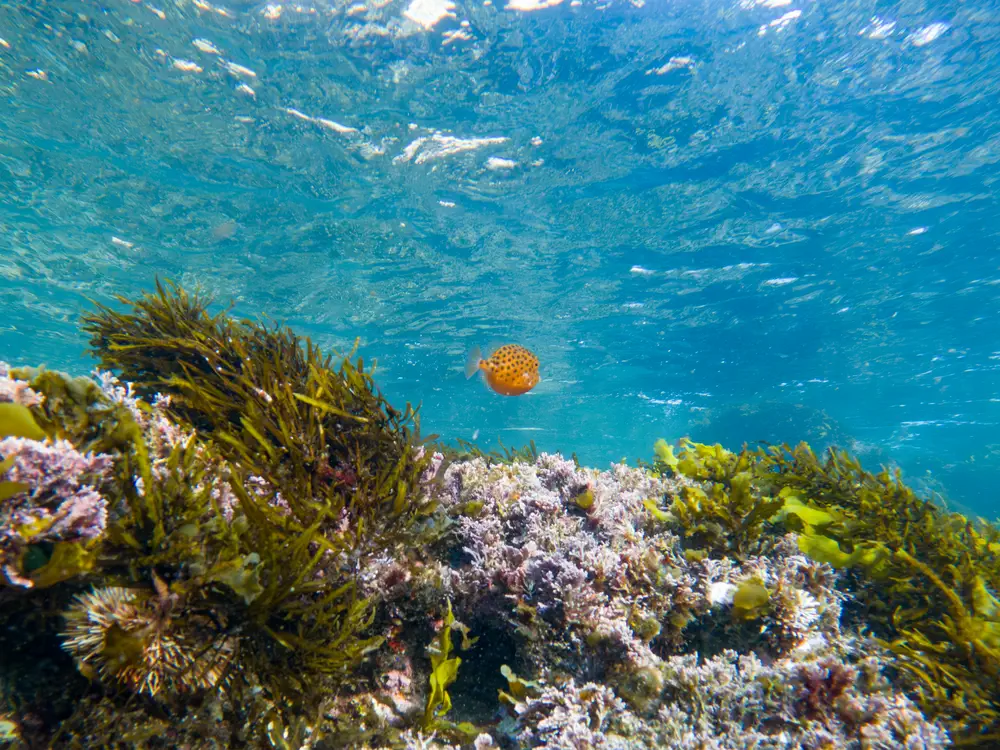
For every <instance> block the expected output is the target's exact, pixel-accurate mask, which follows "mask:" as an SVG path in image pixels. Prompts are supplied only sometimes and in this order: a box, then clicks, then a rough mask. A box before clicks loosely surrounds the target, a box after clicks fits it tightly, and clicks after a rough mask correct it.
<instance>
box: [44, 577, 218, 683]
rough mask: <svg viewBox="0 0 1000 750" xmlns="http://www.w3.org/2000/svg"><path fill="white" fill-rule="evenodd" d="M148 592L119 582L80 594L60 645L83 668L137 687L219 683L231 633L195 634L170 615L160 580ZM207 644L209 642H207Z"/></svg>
mask: <svg viewBox="0 0 1000 750" xmlns="http://www.w3.org/2000/svg"><path fill="white" fill-rule="evenodd" d="M156 583H157V584H159V585H157V593H155V594H148V593H142V592H137V591H136V590H133V589H128V588H122V587H118V586H107V587H103V588H95V589H93V590H92V591H91V592H90V593H87V594H80V595H78V596H77V597H76V599H75V600H74V602H73V604H72V605H71V606H70V608H69V610H68V611H67V612H66V614H65V618H66V627H65V628H64V630H63V632H62V635H63V637H64V638H65V641H64V643H63V648H65V649H66V650H67V651H69V652H70V653H71V654H72V655H73V657H74V659H76V662H77V666H78V668H79V669H80V671H81V672H82V673H84V674H88V673H93V672H94V670H95V669H96V673H97V675H99V676H100V677H101V678H102V679H105V680H108V679H114V680H116V681H118V682H119V683H121V684H122V685H125V686H126V687H128V688H129V689H131V690H133V691H135V692H137V693H146V694H147V695H150V696H156V695H157V694H158V693H159V692H160V691H161V690H165V691H167V692H170V693H185V692H190V691H194V690H202V689H208V688H213V687H215V686H217V685H218V684H219V683H220V681H221V680H222V679H223V678H224V676H225V672H226V667H227V666H228V664H229V662H230V661H231V660H232V658H233V654H234V651H235V644H234V642H233V641H232V640H231V639H229V638H211V639H204V638H195V637H193V634H192V633H187V632H185V628H184V627H183V626H182V621H181V620H180V618H176V617H173V616H172V613H171V609H172V604H173V602H172V600H170V599H169V595H168V594H166V588H165V586H163V584H162V582H160V581H158V580H157V581H156ZM206 644H207V645H206Z"/></svg>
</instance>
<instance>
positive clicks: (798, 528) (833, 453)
mask: <svg viewBox="0 0 1000 750" xmlns="http://www.w3.org/2000/svg"><path fill="white" fill-rule="evenodd" d="M681 445H682V448H681V452H680V453H679V454H677V455H676V456H675V455H674V453H673V450H672V448H670V447H669V446H667V445H666V443H663V444H662V445H660V444H659V443H658V444H657V450H656V454H657V458H656V460H655V461H654V463H653V465H652V467H651V468H652V470H653V471H654V473H656V474H658V475H666V476H679V477H680V478H681V479H683V480H685V481H686V482H701V483H707V482H711V483H712V485H711V486H712V491H711V492H706V491H699V490H698V489H697V488H696V489H693V490H689V489H687V487H684V488H682V489H681V490H680V493H681V494H680V497H679V498H677V499H675V501H674V504H673V506H672V507H671V511H672V512H671V513H669V514H668V513H665V512H662V511H660V512H661V513H662V517H663V518H664V519H665V520H667V521H668V522H670V523H671V524H673V525H674V526H676V527H677V528H679V530H680V531H681V533H682V534H683V535H684V536H685V537H687V538H690V537H695V538H705V537H706V536H708V538H709V539H712V536H711V534H710V533H709V534H706V532H707V531H708V532H711V531H712V530H716V529H717V530H720V532H721V531H722V530H725V531H724V533H722V536H721V538H722V539H724V540H726V543H727V544H729V545H733V547H732V549H733V550H734V551H737V550H739V549H740V548H741V544H742V542H741V540H750V541H752V540H753V539H755V538H758V537H760V536H761V534H767V533H768V532H770V533H771V534H773V533H774V532H777V531H780V532H784V531H791V532H794V533H795V534H796V540H797V545H798V547H799V549H800V550H801V551H802V552H803V553H804V554H806V555H807V556H809V557H810V558H811V559H813V560H816V561H817V562H821V563H825V564H828V565H830V566H832V567H833V568H837V569H842V570H849V571H850V572H851V575H852V578H850V579H848V580H851V581H853V582H854V583H853V585H851V586H850V588H849V591H850V595H851V597H852V599H853V600H854V601H853V603H852V609H854V610H857V611H858V612H859V614H860V615H862V616H863V623H864V625H865V627H866V628H868V629H869V630H870V631H871V632H872V633H873V634H874V635H876V636H877V637H878V639H879V643H880V644H881V645H882V646H883V647H884V648H886V649H887V650H888V651H889V652H891V653H892V654H893V655H894V656H895V659H894V667H895V668H896V669H897V670H899V672H900V673H901V674H902V675H903V683H904V685H905V686H906V687H907V688H908V689H909V691H910V693H911V695H912V696H913V697H914V699H915V700H916V701H917V703H918V705H920V707H921V708H922V709H923V710H924V711H925V712H926V714H927V715H928V716H930V717H940V718H941V719H943V720H944V721H945V722H946V725H947V727H948V729H949V731H950V733H951V735H952V738H953V741H954V742H955V744H956V745H978V746H982V745H985V744H990V743H995V742H1000V681H998V675H1000V602H998V600H997V598H996V596H995V594H994V593H993V592H995V591H997V590H1000V589H998V587H1000V528H998V527H997V526H996V525H995V524H992V523H989V522H987V521H985V520H983V519H976V520H973V519H969V518H966V517H965V516H963V515H961V514H959V513H954V512H950V511H948V510H947V509H946V508H944V507H943V506H940V505H937V504H935V503H933V502H931V501H930V500H928V499H924V498H920V497H918V496H917V494H916V493H915V492H914V491H913V490H912V489H911V488H910V487H908V486H907V485H906V484H905V483H904V482H903V480H902V478H901V476H900V474H899V472H898V471H894V472H893V471H890V470H888V469H882V470H881V471H879V472H877V473H872V472H869V471H866V470H865V469H864V468H862V466H861V464H860V463H859V462H858V460H857V459H856V458H854V457H852V456H850V455H849V454H847V453H846V452H843V451H838V450H836V449H830V450H829V451H828V452H827V454H826V456H825V457H824V458H822V459H821V458H820V457H818V456H816V454H815V453H814V452H813V451H812V449H811V448H809V446H808V445H806V444H805V443H801V444H799V445H798V446H796V447H794V448H791V447H789V446H787V445H783V446H770V447H767V448H760V449H757V450H749V449H747V448H744V449H743V450H742V451H740V452H739V453H731V452H729V451H726V450H725V449H723V448H721V446H714V447H710V446H704V445H698V444H694V443H691V442H690V441H681ZM737 476H738V477H741V480H742V481H743V483H744V484H745V486H746V489H745V490H741V496H742V497H743V498H751V497H752V498H758V500H756V503H757V504H756V505H753V504H751V503H749V502H747V501H746V500H745V499H744V501H742V502H733V501H732V497H733V492H732V491H729V492H722V491H719V490H715V488H716V487H719V486H720V484H723V485H724V483H725V480H726V478H727V477H729V481H730V486H731V484H732V480H733V479H735V478H736V477H737ZM703 495H704V496H705V497H707V498H712V497H713V496H714V498H715V500H716V501H715V502H706V501H705V499H704V498H703V497H702V496H703ZM692 497H694V498H696V499H697V502H692V500H691V498H692ZM723 498H725V499H726V500H727V501H728V502H720V500H722V499H723ZM758 509H760V510H759V511H758ZM751 530H752V533H749V532H750V531H751ZM714 548H715V549H717V548H718V544H716V545H715V547H714ZM761 600H762V601H764V598H763V596H762V597H761Z"/></svg>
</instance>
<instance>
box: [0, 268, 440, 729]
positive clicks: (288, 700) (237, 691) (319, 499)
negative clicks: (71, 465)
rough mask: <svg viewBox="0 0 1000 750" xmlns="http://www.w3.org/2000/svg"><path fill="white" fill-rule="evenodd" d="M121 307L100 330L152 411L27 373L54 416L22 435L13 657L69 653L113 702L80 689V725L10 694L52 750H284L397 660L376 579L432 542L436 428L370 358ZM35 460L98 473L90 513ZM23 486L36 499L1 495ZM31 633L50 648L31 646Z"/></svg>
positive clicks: (161, 291) (102, 355) (35, 394)
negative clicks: (384, 386)
mask: <svg viewBox="0 0 1000 750" xmlns="http://www.w3.org/2000/svg"><path fill="white" fill-rule="evenodd" d="M120 301H121V302H122V303H123V305H124V310H123V311H116V310H113V309H110V308H108V307H104V306H99V307H98V308H97V311H96V312H94V313H93V314H90V315H88V316H86V318H85V322H84V328H85V330H86V331H87V332H88V333H89V334H90V336H91V345H92V347H93V353H94V355H95V356H96V357H97V359H98V360H99V362H100V367H101V368H102V369H103V370H113V371H116V372H117V373H118V374H119V375H120V376H121V378H122V380H124V381H128V382H129V383H131V384H133V385H134V388H135V390H134V391H132V390H131V388H129V389H126V388H124V387H121V386H116V385H115V384H116V383H117V381H113V380H112V379H111V378H110V377H108V378H107V379H106V381H105V383H104V386H105V387H101V386H100V385H98V384H97V383H95V382H94V381H92V380H90V379H87V378H70V377H68V376H66V375H63V374H61V373H57V372H52V371H47V370H35V369H28V368H23V369H12V370H10V372H9V378H8V382H13V383H18V384H20V385H19V386H18V387H20V388H21V389H22V390H23V391H25V392H30V393H31V399H21V401H22V403H16V402H12V403H5V404H3V406H4V407H5V409H4V411H3V412H2V413H0V440H3V441H4V442H3V443H0V445H7V448H6V453H5V455H3V456H0V459H4V461H3V464H2V465H0V491H2V492H3V493H4V495H3V497H4V500H5V502H7V503H9V504H10V505H9V507H10V508H15V509H17V513H16V514H15V513H14V511H11V514H12V515H11V517H10V518H5V519H3V520H4V529H5V537H4V544H3V546H2V547H0V562H2V563H3V570H4V573H5V575H4V576H2V577H0V578H2V580H3V582H2V583H0V611H2V612H3V614H2V615H0V621H2V623H0V624H2V625H3V627H4V631H5V635H4V636H3V640H4V641H11V643H0V646H8V645H10V646H15V645H16V646H17V648H18V649H19V650H20V651H21V652H22V653H27V651H29V650H30V648H29V647H28V646H26V645H25V644H26V643H29V644H35V645H36V646H37V648H38V650H39V653H42V652H44V650H45V648H47V645H48V641H45V639H44V637H43V638H42V639H41V641H40V640H39V636H38V635H37V634H38V633H43V634H46V633H47V634H48V638H49V639H52V638H53V637H54V636H55V635H58V636H59V637H60V638H61V640H62V645H63V648H64V650H65V651H66V652H67V653H68V654H69V655H70V656H72V658H73V659H74V661H75V662H76V664H77V667H78V669H79V672H80V673H81V674H82V675H83V676H84V677H86V678H88V679H90V680H91V681H92V682H93V684H94V685H97V686H99V688H100V689H99V690H97V691H94V690H93V689H90V690H87V689H85V688H84V685H83V684H82V683H81V684H75V683H72V680H70V681H69V683H63V684H62V685H61V688H62V689H63V691H66V690H76V691H78V698H80V700H78V701H76V705H77V706H78V708H77V710H76V712H75V713H72V712H71V709H68V708H66V707H65V706H64V707H63V708H62V709H61V710H63V711H64V714H63V715H61V716H54V717H46V716H44V713H45V709H44V707H43V706H42V704H44V703H45V700H44V699H42V698H41V695H40V693H41V692H42V690H41V688H39V687H38V686H37V683H38V680H37V675H36V676H35V677H34V678H32V677H30V676H29V677H26V678H25V679H24V682H25V683H28V682H31V681H32V680H34V683H33V684H32V685H29V686H28V687H27V688H24V685H18V684H17V681H18V680H17V677H16V675H15V672H16V670H15V669H12V670H9V671H8V670H5V672H7V676H6V677H5V679H6V680H7V682H6V684H2V685H0V691H2V693H3V695H4V696H5V698H6V702H7V703H8V704H15V705H16V706H17V707H18V708H19V710H22V711H23V712H24V713H25V714H29V713H31V714H32V715H33V716H35V719H34V720H33V721H34V723H32V721H27V722H25V726H24V729H23V731H24V732H26V733H30V732H31V731H35V732H36V733H37V736H36V737H35V738H34V741H37V742H42V743H46V744H53V745H63V744H65V745H66V746H73V744H74V743H78V742H79V741H80V738H86V739H85V742H84V744H85V745H86V746H90V747H97V746H114V745H115V743H116V742H117V743H119V744H120V743H124V744H125V745H129V746H137V745H138V744H142V745H144V746H145V745H146V743H147V742H151V743H152V744H151V745H149V746H155V744H156V737H157V735H158V734H161V733H164V732H165V733H166V734H164V735H163V737H162V738H161V742H162V743H163V744H164V745H165V746H171V745H173V744H175V742H178V741H179V740H178V739H177V737H174V738H173V740H171V739H170V737H169V731H167V730H168V729H169V728H173V729H170V731H174V730H176V728H177V727H180V726H182V725H185V724H188V725H192V724H193V722H195V721H201V722H203V723H204V724H205V726H204V727H203V728H202V729H198V728H196V727H194V726H188V728H187V730H186V731H193V732H194V733H195V736H199V735H200V736H203V737H206V738H207V737H208V736H212V737H214V738H216V739H217V740H218V741H219V742H220V743H221V744H223V745H224V746H226V745H230V746H239V745H240V744H243V743H249V744H250V745H252V746H257V745H261V744H264V745H265V746H282V745H284V744H287V743H288V738H289V737H290V735H292V734H295V733H296V732H299V733H302V732H305V733H306V734H308V732H309V726H310V725H311V723H312V722H313V720H314V719H315V718H316V716H317V715H318V712H320V710H321V704H322V701H323V699H324V697H325V696H328V695H331V694H333V693H335V692H336V691H340V690H349V689H351V688H352V687H353V686H354V685H355V684H356V683H357V682H358V681H359V680H361V679H362V676H361V671H362V663H363V661H364V659H365V656H366V655H367V654H369V653H370V652H372V651H373V650H375V649H376V648H377V647H378V645H379V644H380V642H381V638H380V637H379V635H378V633H377V631H375V630H373V628H372V622H373V618H374V614H375V613H374V607H373V604H372V603H371V602H370V601H369V600H368V599H367V598H366V597H364V596H363V595H361V594H359V593H358V591H357V586H356V572H357V571H358V570H359V569H360V568H362V567H364V565H365V563H366V561H367V560H368V559H370V558H371V557H373V556H377V555H381V556H386V555H388V556H391V555H392V554H393V551H394V550H396V549H399V548H402V547H404V546H407V545H410V546H412V545H419V544H420V543H421V541H422V540H424V539H426V538H428V537H429V536H430V535H431V530H430V527H429V524H428V523H427V522H426V519H427V516H428V514H429V513H430V512H431V511H432V509H433V501H432V500H431V499H430V495H429V493H428V492H426V491H424V490H423V489H422V485H421V475H422V474H423V473H424V472H425V470H426V469H427V466H428V463H429V460H430V457H429V456H428V455H427V454H426V452H425V451H424V449H423V447H422V446H421V445H420V443H419V423H418V420H417V415H416V413H415V412H414V410H412V409H411V408H410V407H409V405H407V408H406V409H405V410H404V411H398V410H396V409H394V408H393V407H391V406H390V405H389V404H388V403H387V402H386V401H385V399H384V398H383V397H382V396H381V394H380V393H379V392H378V390H377V389H376V387H375V386H374V383H373V380H372V377H371V374H370V373H369V372H368V371H366V369H365V367H364V363H363V361H362V360H361V359H360V358H358V359H357V360H356V361H352V357H353V352H352V353H351V355H349V356H348V357H346V358H344V359H343V361H342V362H341V363H340V364H339V366H335V365H334V362H333V360H332V358H331V357H330V356H328V355H324V354H322V353H321V352H320V351H319V350H318V349H317V348H316V347H315V346H314V345H313V344H312V343H311V342H310V341H308V340H302V339H300V338H299V337H297V336H296V335H295V334H293V333H292V332H291V331H290V330H288V329H286V328H281V327H274V328H269V327H266V326H264V325H262V324H258V323H253V322H248V321H236V320H233V319H232V318H230V317H228V316H226V315H223V314H219V315H212V314H210V313H209V312H208V304H209V301H208V300H206V299H203V298H201V297H199V296H197V295H189V294H188V293H186V292H185V291H183V290H182V289H180V288H178V287H176V286H162V285H158V286H157V291H156V293H155V294H149V295H146V296H144V297H142V298H140V299H138V300H135V301H130V300H127V299H124V298H122V299H121V300H120ZM0 374H5V373H0ZM11 378H12V379H13V380H10V379H11ZM24 383H27V385H28V386H29V388H30V390H29V389H28V388H24V387H23V386H24ZM116 387H117V390H118V393H117V394H115V393H113V391H114V389H115V388H116ZM3 400H4V399H2V398H0V401H3ZM32 437H33V438H44V439H45V440H46V442H45V443H44V445H45V446H52V447H49V448H46V450H51V451H56V450H62V451H63V454H62V455H70V452H72V456H74V457H75V456H80V457H83V458H74V459H73V460H74V461H76V463H77V464H80V466H81V467H83V468H81V469H80V470H79V471H77V473H76V474H73V475H72V479H73V482H75V484H74V485H73V487H74V492H76V495H72V496H70V495H67V493H66V492H62V491H61V490H60V489H59V488H58V487H55V485H52V482H51V481H50V480H48V479H44V478H45V477H51V476H53V468H52V467H53V466H54V464H53V463H52V461H53V460H54V459H51V458H49V457H46V456H43V455H41V454H39V451H40V450H41V448H38V447H33V446H36V443H35V442H34V441H32V440H30V439H29V438H32ZM41 445H43V443H41V442H40V441H39V442H38V443H37V446H41ZM32 450H34V452H32ZM98 458H99V459H100V461H97V459H98ZM84 459H86V461H89V462H90V463H86V462H85V461H84ZM33 461H34V463H32V462H33ZM45 461H49V463H48V464H46V463H44V462H45ZM91 464H93V465H94V466H97V467H99V468H100V471H97V470H96V469H93V468H92V467H91ZM32 467H35V468H34V469H33V468H32ZM36 469H37V471H36ZM8 470H9V471H11V472H20V473H19V474H17V476H13V475H12V476H13V478H14V479H16V480H18V481H2V480H4V479H5V477H3V476H2V474H3V472H5V471H8ZM59 471H63V469H59ZM87 471H89V472H90V473H86V472H87ZM32 472H34V473H32ZM64 474H65V472H64ZM67 476H69V475H67ZM11 478H12V477H6V479H8V480H9V479H11ZM43 480H44V481H43ZM45 482H48V484H45ZM78 485H79V486H80V487H83V488H84V489H85V492H84V491H83V490H80V491H78V490H77V489H76V488H77V486H78ZM46 493H48V494H46ZM60 493H61V494H60ZM87 493H90V494H87ZM77 496H79V497H81V498H85V499H87V500H88V501H89V502H90V503H91V505H89V506H86V508H87V509H89V510H93V512H92V513H90V515H88V516H87V518H88V519H89V521H88V522H89V523H90V524H91V526H89V527H87V528H88V529H91V530H92V531H93V533H79V530H78V527H79V526H80V524H79V518H80V517H81V516H80V508H83V507H84V506H83V505H82V503H84V500H80V501H79V502H77V501H76V500H73V502H72V503H71V502H70V501H69V500H66V499H65V498H66V497H70V499H71V500H72V499H73V498H76V497H77ZM94 498H96V500H95V499H94ZM74 503H75V504H74ZM94 503H98V505H95V504H94ZM74 524H75V525H74ZM95 525H96V526H100V528H99V529H96V528H91V527H95ZM74 530H76V531H75V532H74ZM98 532H100V533H98ZM26 625H27V626H28V627H29V628H30V629H31V630H32V631H34V633H35V635H33V636H32V638H31V639H25V638H20V636H17V635H16V634H17V633H18V632H20V631H21V630H22V629H23V628H24V627H25V626H26ZM22 635H24V634H23V633H22ZM14 641H16V643H15V642H14ZM33 647H34V646H31V648H33ZM5 650H6V649H5ZM30 666H31V665H28V664H26V665H24V667H25V670H29V669H30ZM55 666H56V668H58V665H55ZM11 675H15V676H11ZM137 701H138V703H137ZM144 706H145V708H144ZM32 712H34V713H32ZM136 712H139V713H140V714H141V715H142V717H143V718H142V721H138V720H137V719H136ZM67 713H68V714H70V715H68V716H67V715H65V714H67ZM60 720H61V734H57V736H54V737H53V736H52V735H51V734H50V735H49V736H46V734H45V732H46V730H47V729H49V730H50V729H51V728H52V726H54V725H55V724H56V723H57V722H58V721H60ZM128 725H131V726H132V728H131V729H129V728H128ZM140 735H141V736H140ZM111 738H117V739H116V740H114V741H112V739H111ZM26 739H29V740H31V739H32V738H30V737H26ZM130 743H131V744H130Z"/></svg>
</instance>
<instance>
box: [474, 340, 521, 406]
mask: <svg viewBox="0 0 1000 750" xmlns="http://www.w3.org/2000/svg"><path fill="white" fill-rule="evenodd" d="M480 370H482V371H483V373H484V375H485V379H486V385H488V386H489V387H490V388H492V389H493V390H494V391H496V392H497V393H499V394H500V395H501V396H520V395H521V394H523V393H527V392H528V391H530V390H531V389H532V388H534V387H535V386H536V385H538V381H539V377H538V357H536V356H535V355H534V354H532V353H531V352H529V351H528V350H527V349H525V348H524V347H523V346H518V345H517V344H506V345H504V346H501V347H500V348H499V349H497V350H496V351H495V352H493V354H492V356H490V358H489V359H482V352H481V351H480V350H479V347H478V346H477V347H475V348H473V350H472V351H471V352H469V357H468V359H466V361H465V377H467V378H471V377H472V376H473V375H475V374H476V373H477V372H479V371H480Z"/></svg>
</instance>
